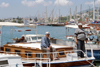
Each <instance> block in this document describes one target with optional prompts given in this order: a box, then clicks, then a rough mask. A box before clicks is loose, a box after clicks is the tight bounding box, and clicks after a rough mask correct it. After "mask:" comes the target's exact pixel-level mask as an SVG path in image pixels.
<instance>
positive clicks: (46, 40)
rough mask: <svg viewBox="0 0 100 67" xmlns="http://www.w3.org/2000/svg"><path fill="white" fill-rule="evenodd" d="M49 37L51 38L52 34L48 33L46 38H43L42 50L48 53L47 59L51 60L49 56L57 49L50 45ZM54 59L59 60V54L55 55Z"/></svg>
mask: <svg viewBox="0 0 100 67" xmlns="http://www.w3.org/2000/svg"><path fill="white" fill-rule="evenodd" d="M49 36H50V33H49V32H46V33H45V36H44V37H42V40H41V49H42V50H44V51H46V52H47V58H50V54H49V53H50V51H53V52H56V49H55V48H53V47H52V46H51V44H50V40H49ZM54 59H55V60H58V57H57V53H55V54H54Z"/></svg>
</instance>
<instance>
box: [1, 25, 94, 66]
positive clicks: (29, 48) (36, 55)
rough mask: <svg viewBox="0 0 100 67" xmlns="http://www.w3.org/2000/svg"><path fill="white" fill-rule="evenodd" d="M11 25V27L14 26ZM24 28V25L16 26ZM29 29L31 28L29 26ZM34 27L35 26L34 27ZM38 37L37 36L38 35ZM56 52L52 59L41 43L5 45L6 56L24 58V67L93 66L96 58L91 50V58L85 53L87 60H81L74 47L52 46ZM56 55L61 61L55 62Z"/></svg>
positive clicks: (52, 54)
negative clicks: (42, 48)
mask: <svg viewBox="0 0 100 67" xmlns="http://www.w3.org/2000/svg"><path fill="white" fill-rule="evenodd" d="M1 25H2V26H7V25H9V24H6V23H4V24H3V23H2V24H1ZM13 25H14V24H10V25H9V26H13ZM15 26H20V27H24V26H23V25H19V24H18V25H15ZM27 27H29V26H27ZM32 27H33V25H32ZM36 35H37V34H36ZM51 45H52V47H53V48H55V49H56V52H50V53H49V54H50V58H47V52H45V51H43V50H41V47H40V46H41V44H40V42H38V41H36V42H20V43H15V42H12V43H7V44H5V45H4V53H5V54H13V55H19V56H21V58H22V63H23V65H24V67H28V66H30V67H32V66H35V67H37V66H41V67H71V66H76V67H77V66H83V65H91V64H92V63H93V61H94V60H95V58H94V57H93V52H92V50H91V57H87V54H85V53H84V55H85V58H79V57H78V56H77V51H80V50H74V49H73V47H70V46H65V45H62V43H61V45H58V44H53V43H52V44H51ZM54 53H57V55H58V57H59V58H60V59H59V60H54Z"/></svg>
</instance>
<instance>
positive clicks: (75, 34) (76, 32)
mask: <svg viewBox="0 0 100 67" xmlns="http://www.w3.org/2000/svg"><path fill="white" fill-rule="evenodd" d="M74 36H75V43H76V44H75V47H76V45H77V36H78V29H76V31H75V33H74Z"/></svg>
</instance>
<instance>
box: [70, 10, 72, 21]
mask: <svg viewBox="0 0 100 67" xmlns="http://www.w3.org/2000/svg"><path fill="white" fill-rule="evenodd" d="M71 19H72V14H71V8H70V20H71Z"/></svg>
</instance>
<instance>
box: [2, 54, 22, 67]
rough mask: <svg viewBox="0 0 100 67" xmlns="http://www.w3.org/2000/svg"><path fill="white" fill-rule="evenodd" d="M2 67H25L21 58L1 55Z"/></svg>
mask: <svg viewBox="0 0 100 67" xmlns="http://www.w3.org/2000/svg"><path fill="white" fill-rule="evenodd" d="M0 67H23V64H22V60H21V57H20V56H18V55H12V54H2V53H0Z"/></svg>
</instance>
